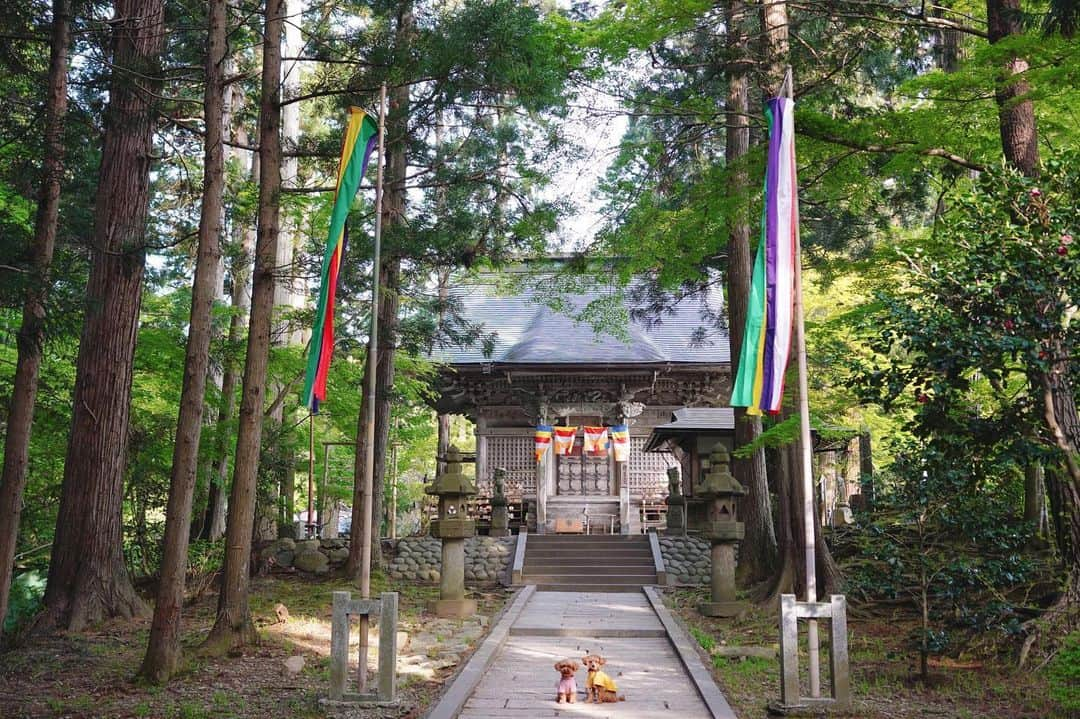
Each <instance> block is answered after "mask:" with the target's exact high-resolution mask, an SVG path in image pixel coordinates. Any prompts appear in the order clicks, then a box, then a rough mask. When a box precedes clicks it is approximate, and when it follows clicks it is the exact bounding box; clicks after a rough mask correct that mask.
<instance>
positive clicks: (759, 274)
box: [731, 97, 799, 414]
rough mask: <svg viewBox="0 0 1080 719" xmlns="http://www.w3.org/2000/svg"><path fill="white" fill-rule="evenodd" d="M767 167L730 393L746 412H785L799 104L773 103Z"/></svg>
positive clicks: (796, 212) (796, 225) (779, 99)
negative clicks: (758, 233) (736, 368)
mask: <svg viewBox="0 0 1080 719" xmlns="http://www.w3.org/2000/svg"><path fill="white" fill-rule="evenodd" d="M765 114H766V117H767V118H768V120H769V149H768V163H767V166H766V169H765V206H764V208H763V210H762V222H761V241H760V242H759V243H758V249H757V257H756V259H755V261H754V274H753V276H752V278H751V280H750V301H749V307H748V312H747V315H746V331H745V333H744V334H743V338H744V339H743V346H742V350H741V352H740V356H739V371H738V374H737V375H736V377H735V387H734V389H733V390H732V393H731V405H732V406H733V407H746V408H747V410H746V411H747V414H761V413H762V412H768V413H770V414H776V413H778V412H779V411H780V401H781V398H782V397H783V394H784V373H785V371H786V370H787V363H788V355H789V354H790V352H791V336H792V320H793V317H794V312H793V309H794V291H795V263H796V262H798V261H799V258H797V257H796V256H795V247H796V241H797V237H798V232H799V194H798V181H797V178H796V175H795V103H794V102H793V101H792V100H790V99H788V98H786V97H776V98H773V99H772V100H769V104H768V109H767V111H766V113H765Z"/></svg>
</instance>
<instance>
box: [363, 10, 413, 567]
mask: <svg viewBox="0 0 1080 719" xmlns="http://www.w3.org/2000/svg"><path fill="white" fill-rule="evenodd" d="M415 29H416V18H415V16H414V15H413V5H412V2H411V0H404V1H403V2H402V3H401V4H400V5H399V6H398V15H397V31H396V40H395V42H396V44H397V46H398V47H399V48H401V47H407V46H408V44H409V43H411V42H412V35H413V33H414V32H415ZM389 104H390V108H389V115H388V117H387V119H386V145H387V161H386V180H385V183H386V185H385V187H386V189H385V191H384V197H383V207H382V227H383V237H384V238H389V239H391V240H392V239H393V237H394V233H395V230H397V229H398V228H403V226H404V224H405V207H406V197H407V187H406V179H407V172H408V146H409V84H408V83H401V84H400V85H399V86H397V87H395V88H394V89H393V90H391V92H390V96H389ZM379 274H380V275H381V280H380V283H379V284H380V286H379V330H378V331H379V356H378V358H377V363H376V364H377V366H376V367H375V371H376V375H375V385H376V386H375V402H376V404H375V441H374V447H373V448H372V450H373V451H374V453H375V469H374V476H373V478H372V497H371V500H372V504H371V527H370V534H371V547H372V552H371V557H372V562H373V563H374V564H377V565H381V564H382V553H381V551H380V543H379V540H380V535H381V528H382V527H381V525H382V522H381V517H382V515H383V503H384V502H383V494H384V492H385V487H386V447H387V444H388V442H389V437H390V415H391V400H392V397H391V392H392V390H393V386H394V355H395V353H396V348H397V325H398V317H397V315H398V309H399V285H400V281H401V257H400V256H399V255H398V254H397V253H396V252H395V251H394V249H393V247H392V243H391V246H390V248H389V249H388V250H387V251H385V252H384V254H383V258H382V263H381V269H380V272H379ZM370 371H372V367H371V363H370V362H368V363H367V364H366V366H365V368H364V386H365V387H366V386H367V373H368V372H370ZM367 401H368V398H367V397H366V396H365V397H364V398H363V399H362V400H361V402H360V420H359V422H357V437H356V458H355V469H354V477H356V480H357V481H356V483H355V486H354V489H353V524H352V529H351V530H350V537H351V541H350V546H349V561H348V564H347V571H348V573H349V575H350V576H351V577H354V578H355V577H359V576H360V569H361V567H360V564H361V562H360V552H361V545H362V541H361V539H360V538H361V537H362V536H363V535H362V532H363V531H364V528H363V526H362V524H363V523H362V521H361V520H362V516H361V515H362V511H361V507H362V506H363V498H364V496H363V484H362V482H361V478H362V477H363V472H364V467H365V463H366V458H367V455H366V452H367V451H368V447H367V443H366V442H365V440H364V437H365V435H366V433H365V431H364V424H365V418H366V417H367V407H366V405H365V403H366V402H367Z"/></svg>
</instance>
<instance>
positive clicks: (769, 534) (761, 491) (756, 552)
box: [724, 0, 777, 583]
mask: <svg viewBox="0 0 1080 719" xmlns="http://www.w3.org/2000/svg"><path fill="white" fill-rule="evenodd" d="M748 14H749V13H748V9H747V6H746V3H745V2H744V1H743V0H729V1H728V4H727V47H728V58H727V67H726V69H727V79H728V94H727V107H726V118H727V134H726V141H725V151H724V159H725V163H726V165H727V166H728V168H729V172H730V174H729V185H728V187H729V192H730V196H731V198H732V207H733V208H734V209H735V215H736V216H735V217H733V218H732V219H731V221H730V227H731V232H730V234H729V236H728V252H727V256H728V262H727V290H728V293H727V300H728V301H727V308H728V334H729V337H730V338H731V352H730V354H731V357H733V358H737V357H739V356H741V352H742V349H741V348H742V344H743V339H744V338H743V334H744V332H745V330H746V313H747V309H748V303H749V298H750V276H751V274H752V272H753V260H752V258H751V254H750V217H749V213H750V208H749V203H748V202H746V198H748V197H749V193H750V187H749V181H748V177H747V172H746V167H745V165H746V159H747V158H746V155H747V153H748V152H749V150H750V115H749V112H750V97H749V90H750V87H749V78H748V75H749V72H750V69H751V66H752V61H751V59H750V48H749V47H748V44H749V31H748V28H747V15H748ZM760 435H761V419H760V418H759V417H755V416H752V415H748V414H747V413H746V408H745V407H736V408H735V447H736V448H739V447H742V446H745V445H748V444H751V443H752V442H754V440H756V439H757V438H758V437H759V436H760ZM732 471H733V473H734V475H735V478H736V479H737V480H738V481H739V483H740V484H742V485H743V487H745V488H746V491H747V496H746V500H745V501H744V502H743V507H744V511H743V512H742V515H743V521H744V522H745V524H746V541H745V542H743V543H742V545H741V549H740V550H739V573H740V575H741V577H742V579H743V581H745V582H751V583H753V582H760V581H764V580H765V579H766V578H768V577H769V575H770V574H771V572H772V570H773V568H774V567H773V565H774V564H775V563H776V554H777V545H776V533H775V531H774V530H773V517H772V501H771V499H770V497H769V484H768V480H767V477H766V474H765V450H764V449H763V448H758V449H757V450H756V451H754V453H753V454H752V455H751V456H749V457H746V458H736V459H735V460H734V462H733V463H732Z"/></svg>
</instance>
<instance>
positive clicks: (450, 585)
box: [424, 446, 476, 617]
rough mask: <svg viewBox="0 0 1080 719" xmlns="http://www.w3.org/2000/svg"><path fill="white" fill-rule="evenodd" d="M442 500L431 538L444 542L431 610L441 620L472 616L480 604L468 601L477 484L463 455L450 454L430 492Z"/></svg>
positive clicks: (452, 449)
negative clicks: (471, 504)
mask: <svg viewBox="0 0 1080 719" xmlns="http://www.w3.org/2000/svg"><path fill="white" fill-rule="evenodd" d="M424 491H425V492H427V493H428V494H434V495H437V496H438V497H439V518H438V519H434V520H432V522H431V536H433V537H438V538H440V539H441V540H442V566H441V567H440V571H439V576H440V583H439V598H438V599H436V600H434V601H432V602H430V603H429V604H428V610H429V611H431V612H434V613H435V614H436V615H438V616H440V617H468V616H471V615H473V614H475V613H476V601H475V600H472V599H466V598H465V538H466V537H471V536H473V535H475V534H476V522H475V521H473V520H471V519H469V516H468V509H467V505H466V500H467V498H468V497H469V496H470V495H474V494H476V485H475V484H474V483H473V482H472V480H470V479H469V478H468V477H466V476H465V473H464V472H463V471H462V470H461V452H460V450H458V448H457V447H453V446H452V447H450V448H449V449H448V450H447V451H446V471H444V472H443V474H442V476H441V477H439V478H438V479H437V480H435V482H433V483H432V484H431V486H429V487H428V488H427V489H426V490H424Z"/></svg>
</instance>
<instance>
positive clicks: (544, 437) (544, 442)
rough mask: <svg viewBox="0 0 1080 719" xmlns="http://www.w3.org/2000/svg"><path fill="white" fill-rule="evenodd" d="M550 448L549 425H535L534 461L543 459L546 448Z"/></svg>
mask: <svg viewBox="0 0 1080 719" xmlns="http://www.w3.org/2000/svg"><path fill="white" fill-rule="evenodd" d="M549 447H551V425H550V424H538V425H536V461H537V462H539V461H540V460H541V459H543V458H544V455H545V454H546V453H547V451H548V448H549Z"/></svg>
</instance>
